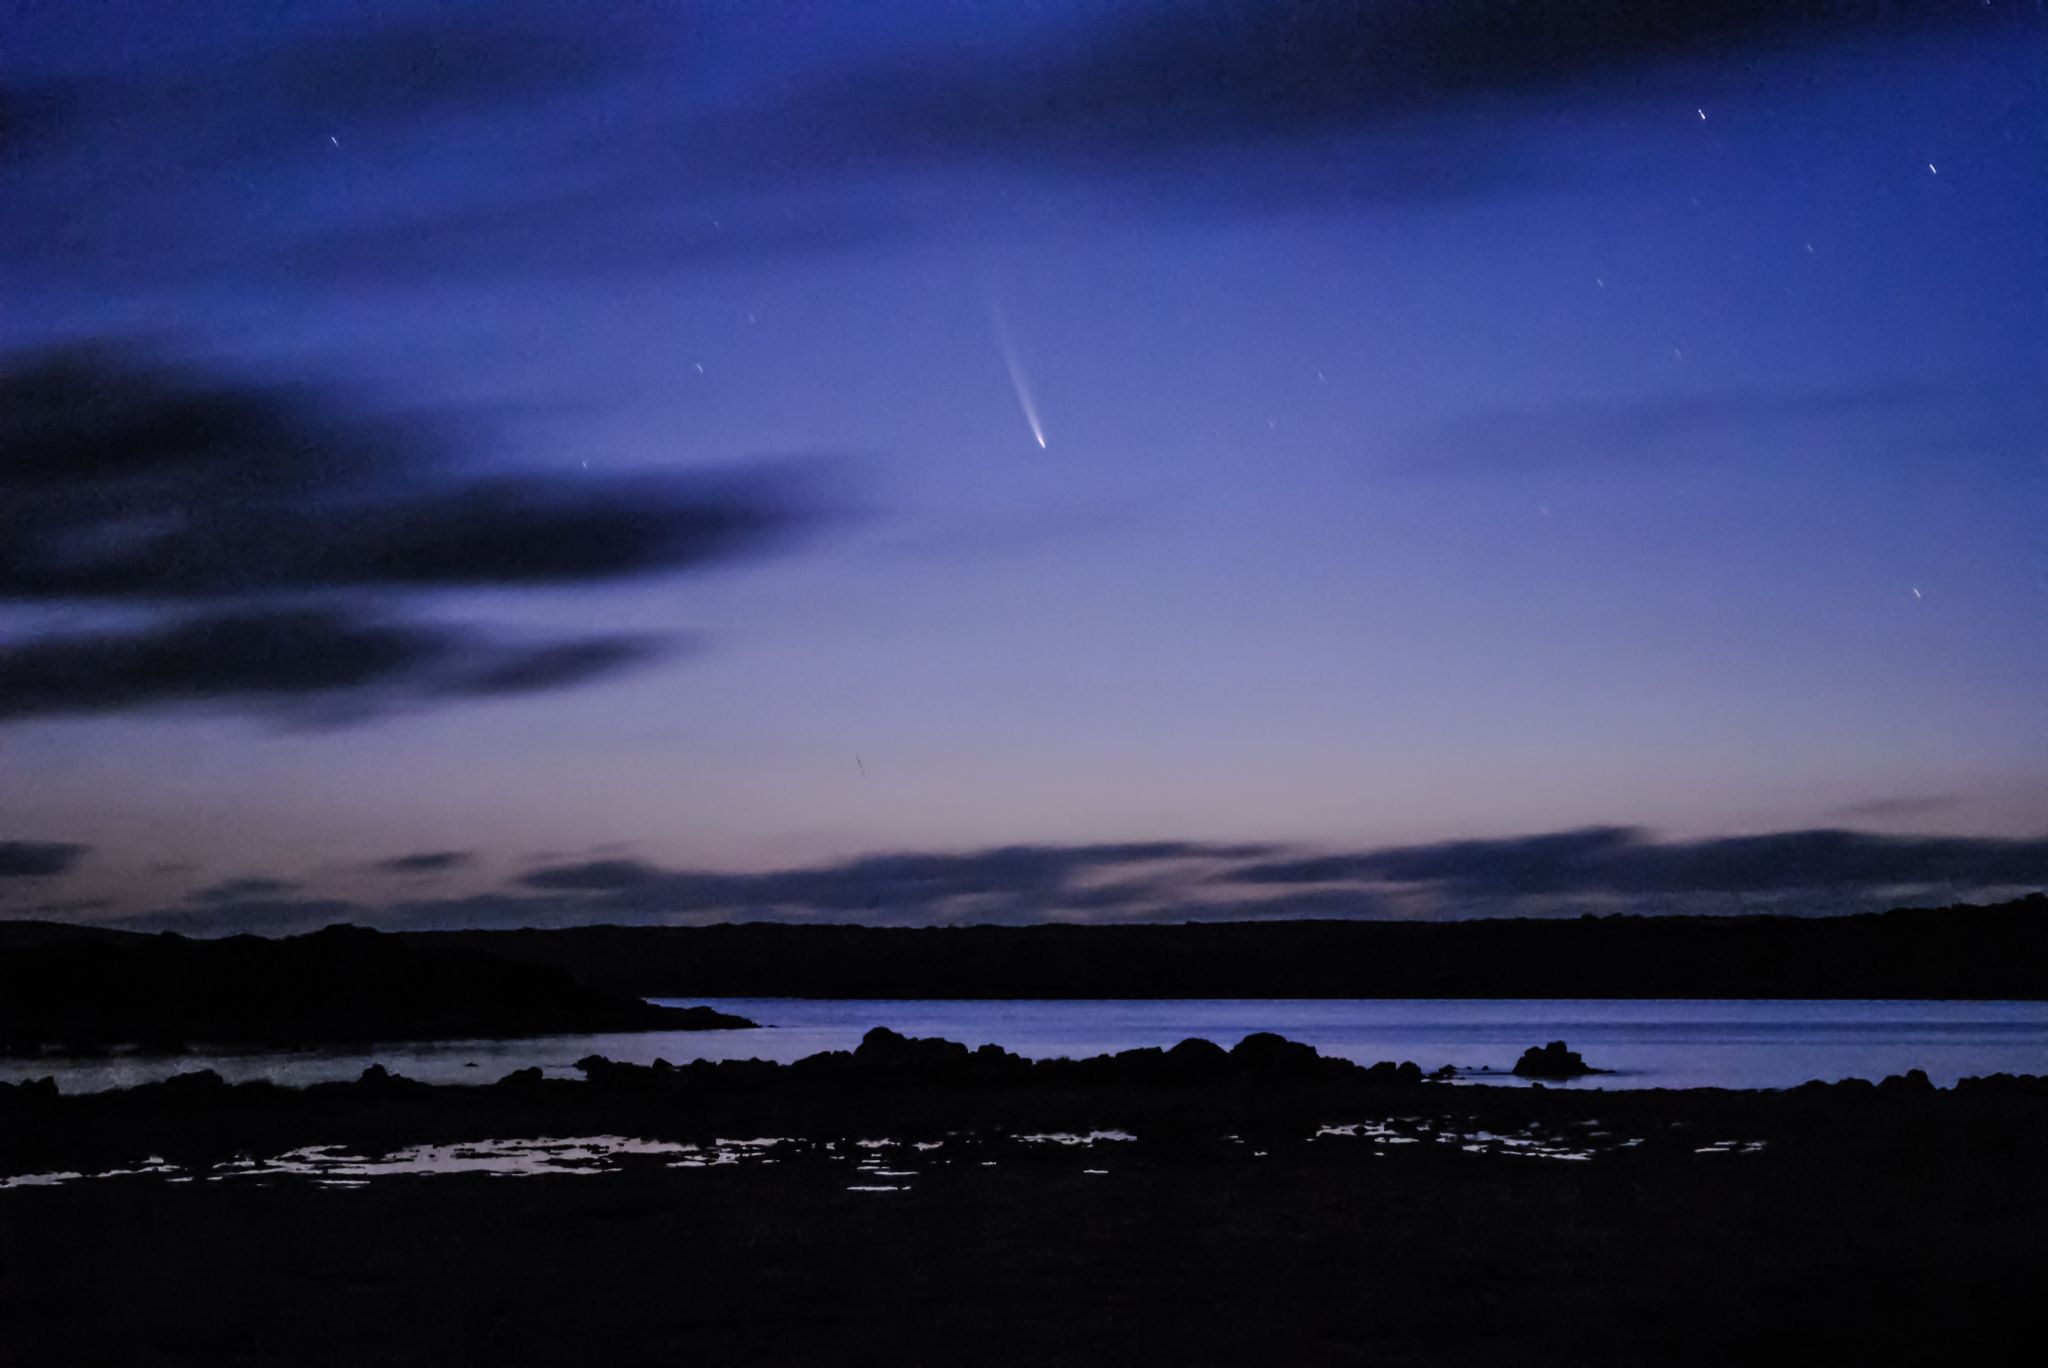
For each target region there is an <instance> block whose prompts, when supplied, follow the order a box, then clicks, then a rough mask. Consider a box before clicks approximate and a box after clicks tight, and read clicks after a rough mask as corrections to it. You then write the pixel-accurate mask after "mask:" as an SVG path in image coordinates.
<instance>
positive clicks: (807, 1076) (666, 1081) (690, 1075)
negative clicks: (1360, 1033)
mask: <svg viewBox="0 0 2048 1368" xmlns="http://www.w3.org/2000/svg"><path fill="white" fill-rule="evenodd" d="M576 1067H577V1068H579V1069H581V1070H582V1071H583V1073H584V1076H585V1077H586V1078H588V1079H589V1080H590V1081H591V1082H593V1083H597V1084H600V1085H606V1086H612V1087H636V1086H664V1085H669V1086H672V1085H675V1084H680V1083H697V1084H702V1085H707V1086H716V1085H718V1084H721V1083H731V1084H744V1083H748V1082H767V1081H768V1080H770V1079H774V1080H776V1081H780V1082H786V1083H788V1084H790V1085H804V1086H819V1087H825V1088H830V1087H833V1086H835V1085H840V1084H845V1085H860V1086H874V1085H878V1084H880V1085H891V1086H899V1087H900V1086H914V1087H944V1088H989V1087H1061V1088H1071V1089H1078V1090H1092V1089H1118V1088H1146V1087H1199V1086H1205V1085H1211V1084H1218V1083H1227V1082H1269V1083H1288V1084H1302V1083H1311V1084H1312V1083H1330V1084H1365V1085H1368V1086H1386V1087H1412V1086H1414V1085H1417V1084H1419V1083H1421V1082H1422V1081H1423V1073H1422V1069H1421V1067H1420V1066H1419V1065H1416V1064H1413V1063H1406V1062H1404V1063H1398V1064H1397V1063H1394V1062H1392V1061H1387V1060H1383V1061H1381V1062H1379V1063H1377V1064H1371V1065H1364V1064H1354V1063H1352V1062H1351V1061H1349V1060H1345V1059H1333V1058H1330V1057H1328V1056H1325V1055H1321V1054H1318V1053H1317V1052H1316V1050H1315V1047H1314V1046H1311V1045H1304V1044H1302V1043H1301V1042H1299V1041H1294V1040H1288V1039H1286V1038H1285V1037H1283V1036H1278V1035H1274V1034H1273V1033H1271V1032H1269V1031H1260V1032H1257V1033H1255V1034H1252V1035H1248V1036H1246V1037H1245V1038H1244V1039H1243V1040H1240V1041H1239V1042H1238V1043H1237V1044H1236V1045H1235V1046H1233V1047H1231V1048H1230V1049H1227V1050H1226V1049H1224V1048H1223V1047H1222V1046H1220V1045H1217V1044H1215V1043H1214V1042H1213V1041H1208V1040H1199V1039H1195V1040H1183V1041H1182V1042H1181V1043H1180V1044H1178V1045H1175V1046H1173V1047H1172V1048H1171V1049H1159V1048H1156V1047H1147V1048H1144V1049H1136V1050H1122V1051H1119V1052H1117V1053H1115V1054H1107V1055H1094V1056H1091V1057H1089V1058H1086V1059H1027V1058H1025V1057H1024V1056H1023V1055H1019V1054H1014V1053H1012V1052H1010V1051H1008V1050H1005V1049H1003V1048H1002V1047H1001V1046H999V1045H983V1046H981V1047H980V1048H979V1049H969V1048H968V1047H967V1046H965V1045H962V1044H960V1043H959V1042H958V1041H953V1040H943V1039H939V1038H936V1037H933V1038H916V1037H911V1036H905V1035H901V1034H899V1033H898V1032H895V1031H892V1030H890V1029H889V1028H888V1027H886V1026H877V1027H875V1028H874V1029H873V1030H871V1031H869V1032H868V1033H867V1035H866V1036H864V1037H863V1038H862V1039H861V1043H860V1045H859V1046H858V1047H857V1048H855V1049H853V1050H850V1051H848V1050H831V1051H826V1052H824V1053H822V1054H815V1055H809V1056H806V1057H805V1058H803V1059H799V1060H797V1061H795V1062H794V1063H791V1064H770V1063H764V1062H763V1061H760V1060H723V1061H711V1060H699V1061H696V1062H694V1063H690V1064H681V1065H676V1064H670V1063H668V1062H667V1061H665V1060H656V1061H655V1062H654V1063H653V1064H650V1065H636V1064H619V1063H615V1062H613V1061H612V1060H609V1059H606V1058H604V1057H603V1056H601V1055H591V1056H588V1057H586V1058H584V1059H580V1060H578V1061H577V1062H576Z"/></svg>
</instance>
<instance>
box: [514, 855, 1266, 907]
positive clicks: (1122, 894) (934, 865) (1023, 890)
mask: <svg viewBox="0 0 2048 1368" xmlns="http://www.w3.org/2000/svg"><path fill="white" fill-rule="evenodd" d="M1276 850H1277V847H1273V846H1269V845H1260V844H1236V845H1219V844H1209V843H1204V842H1196V841H1148V842H1125V843H1104V844H1095V845H1078V846H1052V845H1011V846H997V847H993V848H990V849H987V850H976V851H966V852H960V853H922V852H901V853H892V854H878V855H868V856H863V857H861V858H858V859H854V860H848V861H844V862H842V863H839V864H835V865H825V866H818V867H812V868H805V869H791V870H777V871H772V872H767V873H755V874H733V873H723V872H716V871H706V870H665V869H662V868H660V867H659V866H655V865H650V864H646V863H643V862H641V861H637V860H594V861H586V862H582V863H576V864H569V865H557V866H550V867H547V868H543V869H537V870H533V871H531V872H529V873H528V874H526V875H525V876H524V877H523V878H522V879H521V881H520V882H521V884H522V885H523V886H524V887H526V888H529V889H543V890H549V891H554V892H579V893H587V894H590V895H593V901H594V903H596V904H599V905H601V906H602V908H603V909H604V910H606V911H609V912H614V913H636V912H659V913H661V914H663V915H673V916H703V915H707V914H738V913H746V914H750V915H751V914H775V915H796V916H805V917H820V916H850V917H853V918H854V919H856V920H859V919H863V918H866V917H874V918H879V919H884V920H890V919H910V920H918V919H923V920H934V919H937V920H945V919H950V918H954V917H960V916H965V917H967V918H969V919H972V920H979V921H987V920H1018V919H1023V920H1031V919H1037V918H1041V917H1045V916H1049V915H1058V914H1064V913H1079V912H1086V911H1088V910H1090V909H1100V908H1110V907H1115V908H1129V907H1134V906H1138V905H1145V904H1157V903H1159V902H1160V901H1161V900H1162V899H1164V898H1165V897H1167V896H1168V895H1169V891H1170V890H1172V889H1174V888H1176V887H1178V886H1179V885H1180V884H1181V883H1182V882H1183V881H1184V880H1185V879H1187V878H1188V877H1189V875H1190V867H1195V868H1201V869H1206V868H1210V867H1213V866H1214V864H1215V863H1216V862H1218V861H1229V860H1242V859H1247V858H1259V857H1262V856H1265V855H1270V854H1273V853H1275V852H1276ZM1105 876H1107V881H1105ZM1119 877H1123V878H1127V879H1129V881H1128V882H1122V883H1119V882H1117V879H1118V878H1119Z"/></svg>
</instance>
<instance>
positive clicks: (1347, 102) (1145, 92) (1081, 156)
mask: <svg viewBox="0 0 2048 1368" xmlns="http://www.w3.org/2000/svg"><path fill="white" fill-rule="evenodd" d="M1133 10H1135V12H1133ZM2019 13H2020V7H2018V6H2013V5H2002V6H1999V7H1996V8H1995V9H1992V10H1991V11H1990V12H1988V13H1987V12H1986V7H1985V6H1983V5H1976V4H1964V3H1960V2H1956V0H1930V2H1929V3H1923V4H1912V3H1899V2H1898V0H1520V2H1519V3H1515V4H1499V3H1494V0H1381V2H1380V3H1355V4H1337V3H1329V2H1328V0H1207V2H1206V3H1196V4H1193V5H1188V4H1180V5H1165V4H1153V5H1143V6H1136V7H1125V8H1122V9H1120V10H1119V11H1118V14H1117V17H1116V18H1114V19H1112V20H1110V21H1108V22H1107V23H1104V24H1103V25H1101V26H1100V27H1098V28H1096V29H1095V30H1093V31H1076V30H1075V29H1073V28H1064V29H1060V30H1057V31H1053V32H1049V33H1047V34H1045V35H1044V36H1043V37H1042V38H1041V39H1039V40H1037V41H1032V40H1029V39H1026V40H1021V41H1020V40H1014V39H1013V40H1010V41H1005V42H1004V43H1003V44H1002V45H1001V46H1000V48H999V49H992V50H987V51H984V52H981V53H972V52H970V53H967V54H961V53H958V52H953V51H948V52H946V53H945V54H944V57H943V60H939V59H935V58H934V57H932V56H926V55H920V56H919V57H917V58H913V59H909V60H898V61H893V62H889V63H882V64H877V65H875V66H872V67H870V68H868V69H865V70H860V71H856V72H853V73H851V74H846V75H840V76H835V77H832V78H829V79H825V80H821V81H818V82H816V83H814V84H813V85H811V86H809V87H808V88H804V89H801V90H800V91H799V92H798V93H797V94H795V95H794V96H792V97H790V98H788V99H785V100H783V101H781V102H780V103H779V104H776V105H773V106H771V107H769V108H767V109H763V110H760V111H757V112H755V113H754V114H753V115H752V116H751V117H750V118H749V119H748V120H745V121H743V123H744V126H746V127H749V128H755V129H762V130H766V134H765V136H764V141H763V143H762V144H761V145H759V146H757V145H755V144H752V143H746V142H744V141H743V145H744V146H745V147H746V149H747V151H748V154H749V155H750V156H752V157H753V158H754V159H755V160H756V161H757V162H760V163H762V164H765V165H768V166H775V167H778V169H780V170H781V171H783V172H786V173H794V172H816V171H819V170H825V169H835V168H841V167H844V166H847V165H849V164H851V165H859V166H871V165H875V164H883V165H902V164H913V165H929V164H932V163H950V162H960V161H1003V162H1010V163H1016V164H1023V165H1029V166H1037V167H1044V168H1048V169H1056V170H1075V171H1087V172H1101V171H1114V172H1117V173H1120V174H1121V173H1128V172H1129V171H1130V170H1131V169H1132V168H1133V167H1134V166H1138V165H1143V164H1170V163H1174V162H1184V161H1186V160H1187V159H1189V158H1193V157H1214V156H1216V155H1231V154H1241V153H1246V152H1254V151H1256V152H1261V153H1269V152H1270V151H1271V150H1273V149H1274V148H1276V147H1282V146H1287V145H1299V144H1327V142H1328V141H1329V140H1330V139H1332V138H1339V137H1343V136H1346V135H1350V134H1355V133H1359V132H1364V131H1381V130H1385V129H1388V128H1394V127H1401V126H1404V125H1410V124H1412V123H1413V122H1414V121H1415V120H1417V119H1420V118H1426V117H1431V116H1437V115H1443V114H1447V113H1463V112H1468V111H1471V110H1473V109H1475V108H1484V107H1486V106H1487V105H1488V104H1489V103H1490V102H1495V101H1499V100H1501V99H1504V98H1509V97H1558V96H1565V95H1570V96H1573V97H1584V96H1587V95H1593V94H1599V93H1601V92H1603V91H1608V90H1613V89H1620V88H1625V87H1626V85H1627V83H1628V82H1629V81H1630V80H1632V79H1634V78H1637V77H1639V76H1641V75H1642V74H1644V73H1647V72H1653V71H1656V70H1659V69H1663V68H1669V67H1674V66H1678V65H1681V64H1684V63H1702V64H1712V65H1715V66H1726V65H1728V64H1729V63H1731V62H1737V61H1741V60H1742V59H1744V58H1748V57H1752V56H1755V55H1758V54H1761V53H1766V52H1770V51H1773V50H1781V49H1797V48H1802V47H1811V46H1816V45H1821V44H1826V43H1830V42H1834V41H1837V40H1841V39H1849V38H1867V37H1869V36H1870V35H1872V34H1879V33H1891V34H1907V35H1911V36H1914V37H1920V36H1924V35H1925V34H1926V33H1928V32H1931V31H1935V30H1939V29H1946V28H1949V27H1952V26H1954V27H1962V26H1975V27H1977V28H1993V27H1995V26H2001V25H2003V24H2004V23H2005V22H2007V21H2008V20H2010V19H2012V18H2013V17H2014V16H2015V15H2016V14H2019ZM2020 17H2024V16H2023V15H2021V16H2020Z"/></svg>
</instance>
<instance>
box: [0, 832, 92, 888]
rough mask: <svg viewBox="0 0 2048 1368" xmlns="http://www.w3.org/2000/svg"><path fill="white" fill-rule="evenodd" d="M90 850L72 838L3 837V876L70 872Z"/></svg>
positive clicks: (0, 845) (0, 848)
mask: <svg viewBox="0 0 2048 1368" xmlns="http://www.w3.org/2000/svg"><path fill="white" fill-rule="evenodd" d="M91 850H92V847H90V846H85V845H79V844H76V843H74V842H71V841H0V879H47V878H51V877H53V876H55V875H58V874H68V873H70V872H71V870H72V869H73V868H74V867H76V865H77V864H78V862H79V861H80V860H83V859H84V858H85V857H86V856H87V855H88V854H89V853H90V852H91Z"/></svg>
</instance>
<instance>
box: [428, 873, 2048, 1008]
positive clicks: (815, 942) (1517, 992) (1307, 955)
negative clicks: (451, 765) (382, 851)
mask: <svg viewBox="0 0 2048 1368" xmlns="http://www.w3.org/2000/svg"><path fill="white" fill-rule="evenodd" d="M406 938H407V939H408V940H412V941H415V942H417V943H419V944H422V945H447V946H464V947H468V948H472V949H478V950H488V951H490V952H491V953H493V954H499V955H503V956H506V957H507V958H513V959H519V960H524V961H527V962H530V963H537V964H547V965H552V966H556V967H558V968H561V969H564V970H566V971H568V972H569V973H571V974H573V975H575V976H576V977H578V978H579V979H582V980H583V981H584V982H587V983H593V984H602V985H604V986H606V987H609V988H613V989H616V990H618V991H621V992H629V993H635V994H639V995H642V996H647V997H813V998H899V997H901V998H1206V997H1229V998H1411V997H1444V998H1485V997H1542V998H1578V997H1585V998H2048V898H2044V897H2042V896H2041V895H2040V894H2035V895H2033V896H2031V897H2028V898H2024V899H2021V900H2019V901H2017V902H2010V903H2003V904H2000V905H1997V906H1992V907H1974V906H1956V907H1945V908H1901V909H1895V910H1893V911H1890V912H1882V913H1869V914H1864V915H1859V916H1850V917H1630V916H1615V917H1585V918H1580V919H1577V920H1571V921H1564V920H1538V919H1517V920H1495V921H1464V922H1392V921H1289V922H1216V923H1188V924H1183V925H1178V926H1166V925H1146V926H1028V927H999V926H964V927H912V928H902V927H863V926H789V925H779V924H771V923H759V922H755V923H741V924H737V925H723V926H705V927H620V926H593V927H578V928H573V929H567V930H548V931H465V932H425V933H412V934H409V935H408V936H407V937H406Z"/></svg>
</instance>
